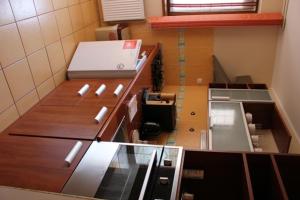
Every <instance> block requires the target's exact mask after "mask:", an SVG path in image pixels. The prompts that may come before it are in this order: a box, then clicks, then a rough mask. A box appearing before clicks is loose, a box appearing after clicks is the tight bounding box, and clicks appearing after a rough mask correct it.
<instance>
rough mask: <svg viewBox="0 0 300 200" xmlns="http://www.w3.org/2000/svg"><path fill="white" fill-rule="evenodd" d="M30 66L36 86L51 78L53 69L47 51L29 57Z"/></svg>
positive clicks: (40, 51) (42, 50)
mask: <svg viewBox="0 0 300 200" xmlns="http://www.w3.org/2000/svg"><path fill="white" fill-rule="evenodd" d="M28 62H29V66H30V69H31V72H32V76H33V80H34V83H35V85H36V86H39V85H40V84H41V83H42V82H44V81H45V80H47V79H48V78H50V77H51V75H52V73H51V69H50V64H49V61H48V57H47V53H46V50H45V49H41V50H39V51H37V52H35V53H34V54H31V55H30V56H28Z"/></svg>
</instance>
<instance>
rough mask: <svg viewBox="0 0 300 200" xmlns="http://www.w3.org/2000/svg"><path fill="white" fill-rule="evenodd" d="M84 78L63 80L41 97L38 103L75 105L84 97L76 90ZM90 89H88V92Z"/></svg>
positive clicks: (82, 84) (82, 83) (83, 82)
mask: <svg viewBox="0 0 300 200" xmlns="http://www.w3.org/2000/svg"><path fill="white" fill-rule="evenodd" d="M86 83H87V81H86V80H76V81H65V82H63V83H62V84H61V85H60V86H58V87H57V88H56V89H55V90H54V91H52V92H51V93H50V94H49V95H47V96H46V97H45V98H43V99H42V100H41V102H40V105H43V106H52V105H54V106H75V105H78V104H79V102H80V101H81V100H82V99H83V98H84V96H79V95H78V93H77V92H78V91H79V90H80V88H81V87H82V86H84V84H86ZM89 92H91V90H89V91H88V93H89Z"/></svg>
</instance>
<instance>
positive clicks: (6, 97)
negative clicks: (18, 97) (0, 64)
mask: <svg viewBox="0 0 300 200" xmlns="http://www.w3.org/2000/svg"><path fill="white" fill-rule="evenodd" d="M0 94H1V101H0V113H1V112H2V111H4V110H5V109H7V108H8V107H9V106H11V105H12V104H14V100H13V98H12V96H11V93H10V91H9V87H8V85H7V82H6V79H5V77H4V74H3V71H2V70H0Z"/></svg>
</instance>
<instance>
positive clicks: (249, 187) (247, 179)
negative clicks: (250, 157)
mask: <svg viewBox="0 0 300 200" xmlns="http://www.w3.org/2000/svg"><path fill="white" fill-rule="evenodd" d="M242 156H243V162H244V171H245V178H246V185H247V189H248V194H249V199H251V200H252V199H254V193H253V187H252V183H251V178H250V171H249V166H248V161H247V157H246V154H245V153H242Z"/></svg>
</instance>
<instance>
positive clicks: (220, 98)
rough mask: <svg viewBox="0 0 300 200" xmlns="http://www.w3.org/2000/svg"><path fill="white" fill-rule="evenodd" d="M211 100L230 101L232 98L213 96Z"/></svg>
mask: <svg viewBox="0 0 300 200" xmlns="http://www.w3.org/2000/svg"><path fill="white" fill-rule="evenodd" d="M211 99H212V100H217V101H230V97H227V96H211Z"/></svg>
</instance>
